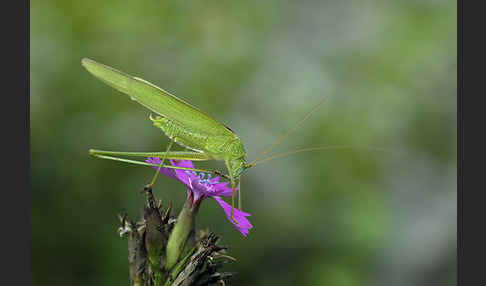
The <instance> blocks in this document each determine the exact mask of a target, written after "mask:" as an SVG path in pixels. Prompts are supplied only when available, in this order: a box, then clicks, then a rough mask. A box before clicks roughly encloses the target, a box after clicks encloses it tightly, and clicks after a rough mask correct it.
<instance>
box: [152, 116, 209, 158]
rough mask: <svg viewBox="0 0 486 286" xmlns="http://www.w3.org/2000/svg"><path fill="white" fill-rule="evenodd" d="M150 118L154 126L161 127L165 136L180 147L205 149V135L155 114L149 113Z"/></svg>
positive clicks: (197, 149)
mask: <svg viewBox="0 0 486 286" xmlns="http://www.w3.org/2000/svg"><path fill="white" fill-rule="evenodd" d="M150 120H152V122H153V123H154V126H156V127H158V128H160V129H162V131H164V133H165V135H166V136H167V137H169V138H170V139H172V140H174V142H176V143H177V144H179V145H181V146H182V147H185V148H188V149H191V150H194V151H197V152H204V151H205V145H206V140H207V135H205V134H201V133H200V132H196V131H194V130H189V129H187V128H183V127H182V126H180V125H179V124H177V123H176V122H175V121H172V120H170V119H167V118H165V117H163V116H157V117H155V118H154V117H152V115H150Z"/></svg>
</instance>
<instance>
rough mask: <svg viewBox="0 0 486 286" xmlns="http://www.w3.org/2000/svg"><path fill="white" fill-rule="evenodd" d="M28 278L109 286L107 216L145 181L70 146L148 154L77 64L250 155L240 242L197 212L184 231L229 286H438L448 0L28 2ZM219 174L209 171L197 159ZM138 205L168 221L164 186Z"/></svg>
mask: <svg viewBox="0 0 486 286" xmlns="http://www.w3.org/2000/svg"><path fill="white" fill-rule="evenodd" d="M30 4H31V10H30V15H31V20H30V52H31V58H30V90H31V96H30V101H31V107H30V112H31V115H30V118H31V123H30V125H31V161H30V205H31V274H32V278H31V281H32V285H74V286H75V285H127V283H128V262H127V256H126V255H127V246H126V241H124V240H121V239H119V237H118V235H117V233H116V228H117V227H118V221H117V217H116V214H117V213H118V212H119V211H120V210H122V209H124V208H125V209H126V210H127V211H128V213H129V214H130V215H131V216H137V215H138V214H139V212H140V210H139V208H140V206H141V205H142V201H143V195H141V194H140V193H138V191H139V190H140V189H141V188H142V186H143V185H144V184H146V183H148V181H149V180H150V179H151V176H152V175H153V170H152V169H149V168H143V167H139V166H131V165H124V164H121V163H117V162H112V161H104V160H98V159H93V158H90V157H89V156H88V149H89V148H99V149H107V150H120V151H161V150H164V149H165V146H166V144H167V142H168V141H167V138H165V136H163V134H161V132H160V131H159V130H158V129H156V128H154V127H152V125H151V122H150V121H149V119H148V114H149V112H148V111H147V110H145V109H144V108H143V107H141V106H140V105H138V104H135V103H134V102H132V101H130V100H128V97H127V96H125V95H122V94H120V93H118V92H117V91H115V90H114V89H112V88H110V87H108V86H106V85H104V84H103V83H101V82H100V81H98V80H97V79H95V78H94V77H92V76H91V75H89V74H88V73H87V72H86V71H85V70H84V69H83V68H82V67H81V65H80V61H81V59H82V58H83V57H89V58H92V59H95V60H97V61H100V62H102V63H105V64H107V65H110V66H113V67H116V68H118V69H120V70H123V71H125V72H127V73H130V74H133V75H137V76H139V77H142V78H144V79H146V80H148V81H151V82H153V83H155V84H157V85H159V86H161V87H162V88H164V89H167V90H169V91H171V92H173V93H174V94H176V95H177V96H179V97H181V98H183V99H185V100H186V101H188V102H191V103H192V104H194V105H195V106H198V107H199V108H200V109H202V110H204V111H206V112H208V113H209V114H211V115H213V116H214V117H216V118H217V119H218V120H220V121H222V122H224V123H225V124H227V125H228V126H231V128H232V129H233V130H234V131H235V132H236V133H237V134H238V135H239V136H240V137H241V138H242V140H243V143H244V144H245V147H246V148H247V152H248V159H249V160H252V159H253V158H255V156H256V155H257V154H258V153H259V152H261V151H262V150H263V149H264V148H265V146H268V145H269V144H270V143H271V142H273V141H274V140H275V139H276V138H278V136H279V135H280V134H281V133H282V132H283V131H284V130H286V129H287V128H289V127H291V126H292V125H293V124H295V123H296V122H297V121H298V120H299V119H300V118H301V117H303V116H304V115H305V113H306V112H308V111H309V110H310V109H311V108H312V107H313V106H314V105H315V104H316V103H317V102H318V101H319V100H320V99H321V98H322V97H324V96H325V97H327V98H328V99H327V101H326V102H325V104H324V105H323V106H322V107H321V108H320V109H319V112H318V113H317V114H315V115H313V116H312V117H311V118H310V119H309V120H308V121H306V123H305V124H304V125H303V126H302V127H301V128H299V129H298V130H297V131H296V132H295V133H294V134H293V135H292V136H291V137H290V138H289V139H287V140H285V141H284V143H283V144H282V145H281V146H279V147H278V148H277V149H278V150H276V151H275V152H282V151H286V150H289V149H294V148H303V147H308V146H323V145H353V146H356V145H359V146H368V147H379V148H384V149H387V150H389V151H393V152H377V151H369V150H367V149H363V148H354V149H351V150H349V149H346V150H344V149H343V150H328V151H320V152H312V153H301V154H298V155H295V156H289V157H286V158H282V159H278V160H275V161H272V162H269V163H266V164H262V165H261V166H258V167H255V168H254V169H250V170H248V172H247V173H246V174H245V176H244V177H243V187H242V190H243V202H244V204H243V205H244V209H245V210H246V211H248V212H250V213H252V217H251V221H252V223H253V224H254V226H255V227H254V228H253V229H252V230H251V232H250V235H249V236H248V237H247V238H243V237H241V235H240V234H239V233H238V232H237V231H236V230H235V229H234V227H233V226H232V225H231V224H230V223H229V222H228V221H227V220H226V218H225V216H224V214H223V212H222V210H221V209H220V208H219V207H218V206H217V204H216V203H214V202H212V201H208V202H205V203H203V206H202V207H201V210H200V214H199V217H198V224H199V225H200V226H201V227H209V228H210V229H211V230H212V231H214V232H216V233H217V234H222V241H221V243H222V244H225V245H229V246H230V249H229V253H230V255H232V256H234V257H237V258H238V262H237V263H234V264H231V265H229V266H228V268H231V269H225V270H226V271H236V272H238V274H237V275H236V276H235V277H234V278H233V279H232V281H231V285H351V286H354V285H455V277H456V272H455V265H456V258H455V253H456V248H455V247H456V237H455V234H456V192H455V190H456V189H455V186H456V139H455V138H456V88H457V85H456V66H457V65H456V39H457V37H456V3H455V1H449V0H447V1H440V0H435V1H433V0H427V1H416V0H412V1H384V0H373V1H357V0H355V1H310V0H309V1H275V0H269V1H255V0H250V1H212V0H209V1H208V0H206V1H181V0H178V1H176V0H171V1H160V0H158V1H112V0H106V1H91V0H88V1H64V0H63V1H61V0H55V1H54V0H51V1H31V2H30ZM199 165H200V166H202V167H205V166H211V167H213V168H223V164H221V163H220V162H208V163H202V164H199ZM155 192H156V193H157V196H158V197H160V198H162V199H163V203H164V204H167V203H168V202H169V201H171V202H173V203H174V207H175V208H176V211H177V210H178V209H180V207H181V206H182V203H183V201H184V200H185V190H184V188H183V186H182V185H180V184H178V183H177V182H175V181H173V180H169V179H167V178H161V179H159V181H158V183H157V185H156V188H155Z"/></svg>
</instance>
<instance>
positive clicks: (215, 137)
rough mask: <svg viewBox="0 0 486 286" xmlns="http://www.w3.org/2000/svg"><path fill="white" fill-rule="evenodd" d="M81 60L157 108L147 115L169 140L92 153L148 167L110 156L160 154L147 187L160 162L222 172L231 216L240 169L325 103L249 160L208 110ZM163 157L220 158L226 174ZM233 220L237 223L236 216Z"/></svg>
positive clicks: (117, 86)
mask: <svg viewBox="0 0 486 286" xmlns="http://www.w3.org/2000/svg"><path fill="white" fill-rule="evenodd" d="M81 63H82V65H83V66H84V67H85V68H86V69H87V70H88V71H89V72H90V73H91V74H93V75H94V76H95V77H97V78H98V79H100V80H101V81H103V82H104V83H106V84H107V85H109V86H111V87H113V88H115V89H117V90H118V91H120V92H122V93H125V94H127V95H129V96H130V97H131V98H132V99H133V100H135V101H137V102H138V103H140V104H141V105H143V106H144V107H146V108H148V109H149V110H151V111H153V112H155V113H156V114H157V115H156V116H152V114H151V115H150V119H151V120H152V122H153V124H154V125H155V126H156V127H158V128H160V129H162V131H163V132H164V133H165V134H166V135H167V137H169V139H170V140H171V141H170V143H169V144H168V146H167V150H166V151H165V152H114V151H102V150H94V149H90V150H89V153H90V155H92V156H95V157H98V158H102V159H110V160H116V161H122V162H126V163H133V164H140V165H149V166H153V164H149V163H146V162H141V161H136V160H129V159H124V158H119V157H114V156H134V157H160V158H161V163H160V165H158V170H157V172H156V173H155V176H154V178H153V179H152V182H151V183H150V184H149V185H148V186H147V187H148V188H152V186H153V184H154V183H155V181H156V179H157V176H158V174H159V171H160V168H161V167H167V168H174V169H185V170H193V171H201V172H206V173H214V174H217V175H219V176H222V177H224V178H226V179H228V180H229V181H230V182H231V188H232V213H231V218H232V219H233V220H234V218H233V211H234V199H235V198H234V195H235V189H236V187H237V186H239V185H240V181H241V174H242V173H243V171H245V170H246V169H248V168H251V167H253V166H255V165H256V164H257V163H259V162H258V159H259V158H260V157H261V156H263V155H265V154H266V153H268V152H269V151H270V150H271V149H272V148H273V147H275V146H276V145H278V144H279V143H280V142H281V141H282V140H283V139H284V138H285V137H287V136H288V135H289V134H290V133H291V131H293V129H295V128H296V127H297V126H298V125H300V124H301V123H302V122H304V121H305V120H306V119H307V118H308V117H309V116H310V115H311V114H312V113H313V112H314V111H315V110H317V108H318V107H319V106H320V105H321V103H322V102H323V101H321V102H320V103H319V104H317V105H316V106H315V107H314V108H313V109H312V110H311V111H310V112H309V113H308V114H307V115H306V116H305V117H304V118H302V119H301V120H300V121H299V122H298V123H297V125H296V126H294V128H292V129H289V130H288V131H287V132H286V133H284V134H282V136H280V138H279V139H278V140H277V141H276V142H275V143H273V144H272V145H271V146H270V147H269V148H267V149H266V150H265V151H263V152H262V153H261V154H260V155H259V156H257V158H256V159H255V160H254V161H252V162H251V163H247V162H246V159H245V157H246V151H245V149H244V147H243V144H242V143H241V140H240V138H239V137H238V136H237V135H236V134H235V133H234V132H233V131H232V130H231V129H230V128H229V127H227V126H226V125H224V124H222V123H221V122H219V121H217V120H216V119H214V118H213V117H211V116H210V115H208V114H206V113H204V112H202V111H200V110H199V109H198V108H196V107H194V106H192V105H190V104H189V103H187V102H185V101H183V100H181V99H179V98H177V97H176V96H174V95H172V94H170V93H169V92H167V91H165V90H163V89H161V88H159V87H157V86H155V85H153V84H151V83H149V82H147V81H145V80H143V79H141V78H138V77H133V76H131V75H128V74H126V73H124V72H121V71H119V70H116V69H114V68H112V67H108V66H106V65H103V64H100V63H97V62H95V61H93V60H91V59H87V58H84V59H82V61H81ZM173 142H176V143H178V144H179V145H181V146H183V147H185V148H187V149H189V150H191V151H170V148H171V146H172V143H173ZM311 149H312V150H319V149H324V148H321V147H318V148H311ZM311 149H307V150H304V149H301V150H297V151H294V152H288V153H285V154H282V155H288V154H291V153H295V152H300V151H311ZM274 157H275V156H274ZM165 159H175V160H193V161H206V160H223V161H224V162H225V164H226V168H227V170H228V175H224V174H222V173H221V172H219V171H208V170H201V169H189V168H180V167H174V166H171V165H164V160H165ZM270 159H271V158H267V159H265V160H262V161H260V162H263V161H268V160H270ZM240 193H241V191H238V208H239V209H241V197H240ZM234 221H235V222H236V220H234Z"/></svg>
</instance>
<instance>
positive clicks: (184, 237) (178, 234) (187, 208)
mask: <svg viewBox="0 0 486 286" xmlns="http://www.w3.org/2000/svg"><path fill="white" fill-rule="evenodd" d="M196 213H197V208H196V209H194V208H192V196H189V197H188V199H187V201H186V203H185V204H184V207H183V208H182V210H181V212H180V213H179V216H178V217H177V222H176V224H175V226H174V229H173V230H172V233H171V235H170V237H169V241H168V242H167V250H166V251H167V262H166V267H167V269H168V270H170V269H171V268H172V267H173V266H174V265H175V264H176V263H177V261H178V259H179V257H180V256H181V255H182V254H183V252H184V250H185V249H191V248H192V247H193V246H194V245H195V231H194V228H195V218H196Z"/></svg>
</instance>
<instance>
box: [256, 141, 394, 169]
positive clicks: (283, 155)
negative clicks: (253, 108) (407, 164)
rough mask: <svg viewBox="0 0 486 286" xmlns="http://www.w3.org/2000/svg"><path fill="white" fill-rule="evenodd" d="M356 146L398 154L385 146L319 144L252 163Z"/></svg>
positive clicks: (257, 163)
mask: <svg viewBox="0 0 486 286" xmlns="http://www.w3.org/2000/svg"><path fill="white" fill-rule="evenodd" d="M354 148H360V149H368V150H369V151H379V152H388V153H393V154H395V155H397V154H398V153H397V152H395V151H390V150H387V149H383V148H376V147H367V146H352V145H336V146H318V147H308V148H302V149H297V150H292V151H287V152H282V153H279V154H275V155H273V156H270V157H267V158H265V159H262V160H260V161H257V162H252V163H251V164H252V166H256V165H259V164H262V163H265V162H268V161H270V160H273V159H277V158H282V157H287V156H290V155H293V154H296V153H301V152H310V151H321V150H332V149H334V150H336V149H354Z"/></svg>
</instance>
